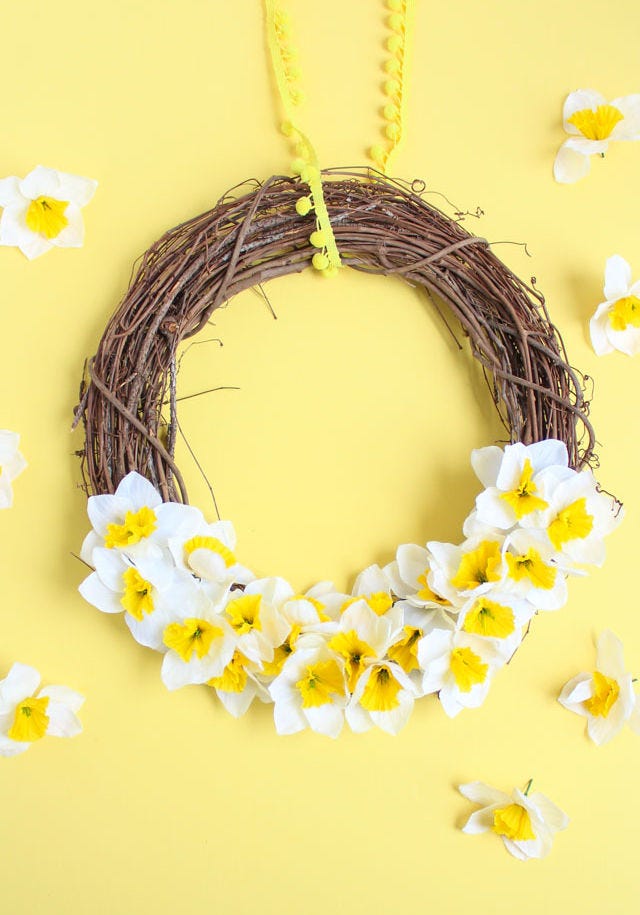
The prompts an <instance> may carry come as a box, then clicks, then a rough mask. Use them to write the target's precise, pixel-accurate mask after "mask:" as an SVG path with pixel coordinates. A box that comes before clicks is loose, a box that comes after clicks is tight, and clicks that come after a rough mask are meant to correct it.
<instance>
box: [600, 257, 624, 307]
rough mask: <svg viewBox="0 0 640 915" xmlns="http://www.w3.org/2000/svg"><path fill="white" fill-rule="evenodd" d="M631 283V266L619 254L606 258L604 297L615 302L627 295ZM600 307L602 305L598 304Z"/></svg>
mask: <svg viewBox="0 0 640 915" xmlns="http://www.w3.org/2000/svg"><path fill="white" fill-rule="evenodd" d="M630 285H631V267H630V266H629V264H628V263H627V261H626V260H625V259H624V257H621V256H620V255H619V254H614V255H612V256H611V257H610V258H608V259H607V263H606V265H605V268H604V297H605V299H607V301H608V302H615V301H616V300H617V299H622V298H623V297H624V296H626V295H627V293H628V291H629V286H630ZM600 307H601V308H602V306H600Z"/></svg>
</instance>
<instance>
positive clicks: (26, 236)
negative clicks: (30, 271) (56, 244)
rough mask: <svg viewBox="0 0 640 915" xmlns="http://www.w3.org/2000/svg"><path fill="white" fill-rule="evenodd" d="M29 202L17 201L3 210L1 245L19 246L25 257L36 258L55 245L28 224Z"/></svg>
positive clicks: (0, 233)
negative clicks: (32, 229) (33, 230)
mask: <svg viewBox="0 0 640 915" xmlns="http://www.w3.org/2000/svg"><path fill="white" fill-rule="evenodd" d="M27 208H28V204H22V203H15V204H11V205H10V206H8V207H6V208H5V209H4V210H3V211H2V218H0V245H9V246H12V247H16V248H19V249H20V250H21V251H22V253H23V254H24V255H25V257H28V258H29V260H34V259H35V258H36V257H40V255H41V254H44V253H45V251H49V250H50V249H51V248H52V247H53V245H52V244H51V242H50V241H49V240H48V239H47V238H45V237H44V236H43V235H39V234H38V233H37V232H32V231H31V229H29V228H28V226H27V224H26V221H25V220H26V214H27Z"/></svg>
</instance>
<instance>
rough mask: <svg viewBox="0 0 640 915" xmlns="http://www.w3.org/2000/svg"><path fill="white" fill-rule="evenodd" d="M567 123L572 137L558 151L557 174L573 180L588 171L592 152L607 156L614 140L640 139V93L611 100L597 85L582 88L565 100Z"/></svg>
mask: <svg viewBox="0 0 640 915" xmlns="http://www.w3.org/2000/svg"><path fill="white" fill-rule="evenodd" d="M563 126H564V129H565V131H566V132H567V133H568V134H570V137H569V139H568V140H565V142H564V143H563V144H562V146H561V147H560V149H559V151H558V154H557V156H556V160H555V162H554V165H553V174H554V177H555V179H556V181H559V182H561V183H563V184H571V183H573V182H574V181H578V180H579V179H580V178H583V177H584V176H585V175H587V174H588V172H589V168H590V156H593V155H602V156H603V155H604V154H605V152H606V151H607V149H608V148H609V143H610V142H611V141H612V140H638V139H640V95H625V96H623V97H621V98H616V99H614V100H613V101H612V102H608V101H607V100H606V98H605V97H604V95H601V93H599V92H596V91H595V90H594V89H578V90H577V91H576V92H571V93H570V94H569V95H568V96H567V99H566V101H565V103H564V109H563Z"/></svg>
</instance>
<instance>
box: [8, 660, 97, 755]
mask: <svg viewBox="0 0 640 915" xmlns="http://www.w3.org/2000/svg"><path fill="white" fill-rule="evenodd" d="M39 685H40V674H39V673H38V671H37V670H35V669H34V668H33V667H28V666H27V665H26V664H14V665H13V667H12V668H11V670H10V671H9V673H8V675H7V676H6V677H5V679H4V680H0V756H16V755H17V754H18V753H24V751H25V750H28V749H29V747H30V746H31V744H32V743H34V742H35V741H36V740H40V738H42V737H44V736H45V734H51V735H52V736H53V737H75V736H76V734H79V733H80V732H81V731H82V725H81V724H80V721H79V720H78V718H77V717H76V712H77V711H78V710H79V709H80V707H81V706H82V703H83V702H84V696H81V695H80V694H79V693H76V692H74V691H73V690H72V689H69V687H68V686H47V687H45V688H44V689H41V690H39V691H38V692H36V690H37V689H38V686H39Z"/></svg>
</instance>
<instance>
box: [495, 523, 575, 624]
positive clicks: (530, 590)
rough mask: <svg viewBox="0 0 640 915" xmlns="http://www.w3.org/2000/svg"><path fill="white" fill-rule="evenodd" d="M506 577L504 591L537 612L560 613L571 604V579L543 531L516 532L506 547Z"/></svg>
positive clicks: (508, 539)
mask: <svg viewBox="0 0 640 915" xmlns="http://www.w3.org/2000/svg"><path fill="white" fill-rule="evenodd" d="M504 564H505V575H504V578H503V580H502V582H501V584H500V587H501V588H502V589H503V590H505V591H509V592H510V593H513V594H515V595H517V596H518V597H520V598H521V599H522V600H527V601H529V603H530V604H533V605H534V607H535V608H536V609H537V610H559V609H560V607H562V606H564V604H566V602H567V578H566V575H565V573H564V571H563V569H561V568H560V567H559V566H558V564H557V563H556V562H555V554H554V550H553V549H552V548H551V547H550V546H549V545H548V543H547V541H546V538H545V536H544V534H543V533H542V532H541V531H535V530H522V529H518V528H516V530H514V531H512V532H511V533H510V534H509V536H508V537H507V539H506V540H505V544H504Z"/></svg>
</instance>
